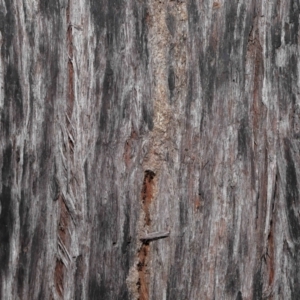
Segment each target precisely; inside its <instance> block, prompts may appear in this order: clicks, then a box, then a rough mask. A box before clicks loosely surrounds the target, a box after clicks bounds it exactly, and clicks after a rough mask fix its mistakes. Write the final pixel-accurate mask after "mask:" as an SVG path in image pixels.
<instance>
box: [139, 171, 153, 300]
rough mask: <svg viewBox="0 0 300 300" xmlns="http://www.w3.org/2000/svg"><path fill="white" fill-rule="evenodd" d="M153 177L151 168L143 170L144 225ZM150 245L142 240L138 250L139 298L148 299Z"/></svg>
mask: <svg viewBox="0 0 300 300" xmlns="http://www.w3.org/2000/svg"><path fill="white" fill-rule="evenodd" d="M154 177H155V173H154V172H153V171H151V170H146V171H145V176H144V181H143V188H142V201H143V211H144V213H145V219H144V226H145V227H146V226H150V225H151V217H150V204H151V202H152V200H153V193H154ZM149 252H150V246H149V243H148V242H144V243H143V244H142V246H141V248H140V249H139V252H138V260H139V262H138V264H137V270H138V274H139V279H138V282H137V287H138V293H139V298H138V299H139V300H148V299H149V288H148V286H149V270H148V266H147V264H148V261H149Z"/></svg>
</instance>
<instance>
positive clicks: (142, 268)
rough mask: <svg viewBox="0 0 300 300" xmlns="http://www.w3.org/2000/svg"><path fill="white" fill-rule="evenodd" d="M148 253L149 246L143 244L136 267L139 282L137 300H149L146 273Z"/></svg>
mask: <svg viewBox="0 0 300 300" xmlns="http://www.w3.org/2000/svg"><path fill="white" fill-rule="evenodd" d="M149 251H150V246H149V244H147V243H145V244H143V245H142V247H141V249H140V251H139V263H138V265H137V269H138V272H139V280H138V282H137V285H138V292H139V300H148V299H149V289H148V286H149V279H148V271H147V261H148V254H149Z"/></svg>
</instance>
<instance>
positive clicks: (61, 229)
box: [54, 194, 70, 296]
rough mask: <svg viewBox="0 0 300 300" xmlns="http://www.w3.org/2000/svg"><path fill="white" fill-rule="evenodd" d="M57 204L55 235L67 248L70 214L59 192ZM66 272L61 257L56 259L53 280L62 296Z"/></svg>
mask: <svg viewBox="0 0 300 300" xmlns="http://www.w3.org/2000/svg"><path fill="white" fill-rule="evenodd" d="M58 205H59V210H60V216H59V222H58V229H57V235H58V238H59V243H62V244H63V246H64V247H65V248H66V249H67V248H68V247H69V243H70V234H69V231H68V227H69V224H70V214H69V211H68V209H67V206H66V204H65V202H64V199H63V196H62V195H61V194H60V195H59V197H58ZM65 272H66V267H65V265H64V264H63V262H62V260H61V259H57V260H56V265H55V271H54V282H55V287H56V291H57V293H58V294H59V295H60V296H62V295H63V291H64V274H65Z"/></svg>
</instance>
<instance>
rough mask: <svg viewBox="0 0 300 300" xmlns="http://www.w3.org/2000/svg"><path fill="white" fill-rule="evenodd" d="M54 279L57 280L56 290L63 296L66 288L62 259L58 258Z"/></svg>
mask: <svg viewBox="0 0 300 300" xmlns="http://www.w3.org/2000/svg"><path fill="white" fill-rule="evenodd" d="M54 281H55V287H56V291H57V293H58V294H59V296H60V297H62V296H63V290H64V264H63V262H62V261H61V260H60V259H57V260H56V265H55V271H54Z"/></svg>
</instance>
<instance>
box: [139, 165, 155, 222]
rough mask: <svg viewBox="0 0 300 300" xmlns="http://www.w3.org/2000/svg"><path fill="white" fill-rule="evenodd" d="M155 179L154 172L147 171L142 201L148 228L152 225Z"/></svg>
mask: <svg viewBox="0 0 300 300" xmlns="http://www.w3.org/2000/svg"><path fill="white" fill-rule="evenodd" d="M154 177H155V173H154V172H153V171H150V170H147V171H145V177H144V182H143V189H142V200H143V210H144V212H145V225H147V226H149V225H150V224H151V218H150V204H151V201H152V198H153V192H154V182H153V179H154Z"/></svg>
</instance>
